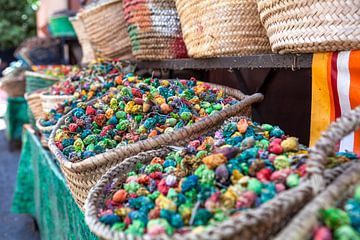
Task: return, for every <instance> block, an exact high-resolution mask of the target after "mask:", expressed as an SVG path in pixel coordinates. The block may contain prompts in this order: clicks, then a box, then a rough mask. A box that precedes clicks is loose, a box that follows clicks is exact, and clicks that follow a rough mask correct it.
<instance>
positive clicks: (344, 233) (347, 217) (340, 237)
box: [313, 185, 360, 240]
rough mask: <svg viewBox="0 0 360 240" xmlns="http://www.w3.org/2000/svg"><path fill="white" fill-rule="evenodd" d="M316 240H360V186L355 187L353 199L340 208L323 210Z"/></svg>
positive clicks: (315, 234)
mask: <svg viewBox="0 0 360 240" xmlns="http://www.w3.org/2000/svg"><path fill="white" fill-rule="evenodd" d="M319 214H320V218H319V220H320V222H321V226H319V227H318V228H317V229H316V230H315V233H314V236H313V239H314V240H327V239H334V240H359V239H360V185H357V186H356V187H355V191H354V193H353V195H352V197H351V198H349V199H347V200H346V201H345V203H343V204H340V206H339V207H332V208H327V209H322V210H321V211H320V213H319Z"/></svg>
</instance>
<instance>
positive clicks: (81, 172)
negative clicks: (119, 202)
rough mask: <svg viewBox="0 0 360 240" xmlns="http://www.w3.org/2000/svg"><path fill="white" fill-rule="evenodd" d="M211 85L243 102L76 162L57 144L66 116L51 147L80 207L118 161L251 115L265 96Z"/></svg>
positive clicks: (58, 125)
mask: <svg viewBox="0 0 360 240" xmlns="http://www.w3.org/2000/svg"><path fill="white" fill-rule="evenodd" d="M210 85H212V87H217V88H219V89H222V90H223V91H224V93H225V94H227V95H230V96H233V97H235V98H237V99H239V100H240V99H241V101H240V102H239V103H238V104H236V105H233V106H230V107H228V108H225V109H224V110H222V111H219V112H217V113H215V114H212V115H211V116H209V117H206V118H204V119H202V120H201V121H199V122H196V123H194V124H193V125H191V126H187V127H183V128H181V129H179V130H177V131H174V132H172V133H164V134H161V135H158V136H156V137H154V138H149V139H146V140H143V141H139V142H137V143H134V144H129V145H125V146H122V147H119V148H115V149H111V150H109V151H107V152H105V153H103V154H99V155H96V156H94V157H90V158H87V159H85V160H83V161H81V162H77V163H72V162H70V161H69V160H68V159H67V158H66V157H65V156H64V155H63V153H62V152H61V151H60V150H59V149H58V148H57V147H56V145H55V141H54V137H55V134H56V129H58V128H59V127H60V126H61V125H62V124H63V123H64V121H65V119H66V117H67V116H69V115H71V114H72V112H69V113H68V114H67V115H65V116H63V117H62V118H61V119H60V120H59V122H58V123H57V125H56V126H55V130H54V131H53V132H52V133H51V135H50V139H49V148H50V150H51V152H52V153H53V154H54V155H55V156H56V158H57V160H58V161H59V162H60V167H61V169H62V171H63V173H64V175H65V178H66V180H67V182H68V185H69V187H70V190H71V192H72V194H73V196H74V198H75V200H76V201H77V203H78V204H79V206H80V207H83V205H84V202H85V200H86V198H87V195H88V192H89V190H90V189H91V188H92V187H93V186H94V185H95V184H96V182H97V180H99V179H100V177H101V176H102V175H103V174H104V173H105V172H106V171H107V170H108V169H109V168H110V167H112V166H114V165H116V164H118V163H119V162H121V161H122V160H123V159H125V158H126V157H129V156H133V155H136V154H138V153H140V152H142V151H147V150H152V149H156V148H159V147H161V146H163V145H168V144H172V145H174V144H177V145H181V144H184V143H186V142H187V141H188V140H190V139H192V138H196V137H197V136H199V135H201V134H203V133H206V132H208V131H209V130H210V129H213V128H216V127H218V126H219V125H221V124H222V123H223V121H224V120H225V119H227V118H229V117H231V116H235V115H243V116H250V113H251V105H252V104H253V103H256V102H259V101H261V100H262V98H263V96H262V95H261V94H254V95H251V96H245V95H243V94H242V93H241V92H240V91H238V90H235V89H232V88H228V87H223V86H219V85H215V84H210Z"/></svg>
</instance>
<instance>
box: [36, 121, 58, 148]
mask: <svg viewBox="0 0 360 240" xmlns="http://www.w3.org/2000/svg"><path fill="white" fill-rule="evenodd" d="M36 128H37V129H39V131H40V133H41V138H40V142H41V144H42V145H43V147H46V148H48V147H49V144H48V142H49V137H50V134H51V132H52V131H53V130H54V128H55V126H48V127H44V126H42V125H41V123H40V119H38V120H36Z"/></svg>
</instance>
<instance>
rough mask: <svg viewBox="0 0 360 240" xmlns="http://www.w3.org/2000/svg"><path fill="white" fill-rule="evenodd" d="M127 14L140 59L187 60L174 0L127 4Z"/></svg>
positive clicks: (139, 0)
mask: <svg viewBox="0 0 360 240" xmlns="http://www.w3.org/2000/svg"><path fill="white" fill-rule="evenodd" d="M124 14H125V20H126V22H127V25H128V32H129V36H130V39H131V44H132V52H133V55H134V56H135V57H136V58H137V59H142V60H157V59H172V58H185V57H187V51H186V47H185V43H184V41H183V39H182V34H181V27H180V21H179V16H178V14H177V12H176V7H175V1H174V0H124Z"/></svg>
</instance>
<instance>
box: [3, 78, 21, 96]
mask: <svg viewBox="0 0 360 240" xmlns="http://www.w3.org/2000/svg"><path fill="white" fill-rule="evenodd" d="M0 88H1V89H3V90H4V91H5V92H6V93H7V95H8V96H9V97H20V96H24V93H25V78H24V75H23V74H20V75H19V76H12V75H11V76H5V77H3V78H2V79H1V82H0Z"/></svg>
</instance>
